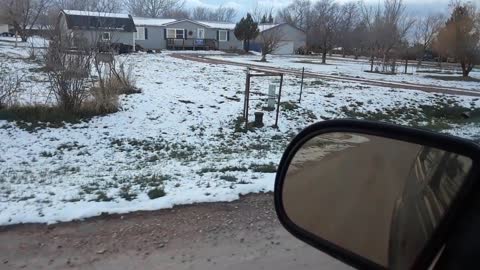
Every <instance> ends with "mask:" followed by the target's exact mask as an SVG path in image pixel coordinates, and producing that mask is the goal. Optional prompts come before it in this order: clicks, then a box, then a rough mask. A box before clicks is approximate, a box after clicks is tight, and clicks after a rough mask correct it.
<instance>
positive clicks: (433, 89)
mask: <svg viewBox="0 0 480 270" xmlns="http://www.w3.org/2000/svg"><path fill="white" fill-rule="evenodd" d="M172 56H173V57H176V58H179V59H183V60H190V61H195V62H201V63H208V64H220V65H231V66H242V67H251V68H259V69H264V70H271V71H277V72H282V73H285V74H289V75H294V76H301V74H302V72H301V70H294V69H287V68H274V67H266V66H262V65H255V64H244V63H236V62H233V61H228V60H220V59H211V58H206V57H205V55H197V54H182V53H175V54H172ZM305 78H318V79H327V80H334V81H342V82H359V83H362V84H364V85H370V86H380V87H389V88H400V89H407V90H419V91H424V92H430V93H443V94H450V95H462V96H480V93H479V92H478V91H474V90H467V89H460V88H452V87H442V86H438V85H421V84H413V83H406V82H388V81H380V80H372V79H362V78H356V77H347V76H339V75H329V74H322V73H316V72H305Z"/></svg>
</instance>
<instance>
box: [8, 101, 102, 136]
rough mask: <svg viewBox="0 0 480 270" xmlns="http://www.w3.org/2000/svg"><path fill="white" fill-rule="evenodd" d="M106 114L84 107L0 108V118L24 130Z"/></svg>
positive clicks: (74, 121)
mask: <svg viewBox="0 0 480 270" xmlns="http://www.w3.org/2000/svg"><path fill="white" fill-rule="evenodd" d="M100 115H106V113H99V112H98V111H96V110H94V109H93V108H92V109H88V108H85V109H83V110H82V111H79V112H67V111H65V110H63V109H61V108H58V107H50V106H43V105H35V106H12V107H8V108H3V109H0V120H6V121H10V122H12V121H15V122H17V125H18V126H19V127H21V128H23V129H25V130H28V131H33V130H35V129H37V128H46V127H51V128H60V127H63V126H64V125H65V123H74V124H75V123H80V122H84V121H89V120H90V119H91V118H93V117H95V116H100Z"/></svg>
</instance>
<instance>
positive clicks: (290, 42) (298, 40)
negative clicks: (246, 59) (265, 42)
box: [252, 23, 307, 55]
mask: <svg viewBox="0 0 480 270" xmlns="http://www.w3.org/2000/svg"><path fill="white" fill-rule="evenodd" d="M258 28H259V30H260V33H261V34H262V33H268V32H276V33H278V34H279V35H280V38H281V41H280V44H279V46H278V48H277V49H276V50H275V52H274V53H273V54H277V55H287V54H295V53H296V52H297V50H298V49H299V48H301V47H305V46H306V45H307V34H306V33H305V31H303V30H301V29H299V28H297V27H295V26H292V25H290V24H288V23H283V24H260V25H259V26H258ZM261 48H262V39H261V38H260V37H258V38H257V39H256V40H255V45H254V46H252V49H254V50H257V51H259V52H260V51H261Z"/></svg>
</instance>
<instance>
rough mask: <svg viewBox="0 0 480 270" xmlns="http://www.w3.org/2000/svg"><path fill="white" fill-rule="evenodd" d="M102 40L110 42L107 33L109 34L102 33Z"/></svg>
mask: <svg viewBox="0 0 480 270" xmlns="http://www.w3.org/2000/svg"><path fill="white" fill-rule="evenodd" d="M102 40H103V41H109V40H111V36H110V33H109V32H105V33H103V34H102Z"/></svg>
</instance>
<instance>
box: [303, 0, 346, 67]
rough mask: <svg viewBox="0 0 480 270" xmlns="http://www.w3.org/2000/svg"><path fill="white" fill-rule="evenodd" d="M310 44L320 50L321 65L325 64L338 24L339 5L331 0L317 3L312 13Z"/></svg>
mask: <svg viewBox="0 0 480 270" xmlns="http://www.w3.org/2000/svg"><path fill="white" fill-rule="evenodd" d="M312 17H313V24H312V28H311V30H310V35H311V44H312V45H315V46H319V47H320V48H321V49H322V63H323V64H325V63H326V62H327V52H328V51H329V50H331V49H332V47H333V45H334V42H335V38H336V34H337V33H338V26H339V23H340V18H341V16H340V8H339V5H338V4H337V3H335V2H333V1H332V0H321V1H318V2H317V3H316V4H315V5H314V7H313V11H312Z"/></svg>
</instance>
